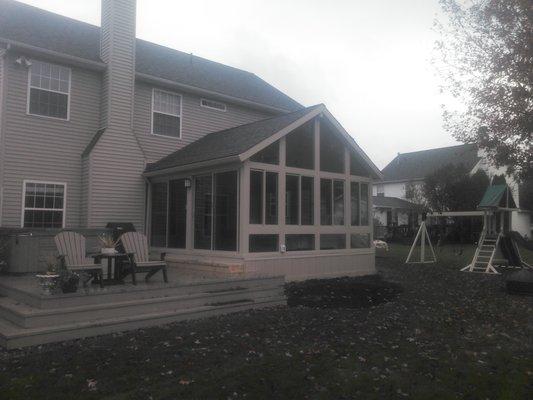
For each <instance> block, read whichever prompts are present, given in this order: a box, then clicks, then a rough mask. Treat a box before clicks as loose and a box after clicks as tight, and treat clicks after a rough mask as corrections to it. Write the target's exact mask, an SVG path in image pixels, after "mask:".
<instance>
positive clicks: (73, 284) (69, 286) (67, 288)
mask: <svg viewBox="0 0 533 400" xmlns="http://www.w3.org/2000/svg"><path fill="white" fill-rule="evenodd" d="M79 281H80V278H79V277H78V276H77V275H71V276H70V277H69V278H68V279H67V280H65V281H63V282H61V291H62V292H63V293H76V292H77V291H78V283H79Z"/></svg>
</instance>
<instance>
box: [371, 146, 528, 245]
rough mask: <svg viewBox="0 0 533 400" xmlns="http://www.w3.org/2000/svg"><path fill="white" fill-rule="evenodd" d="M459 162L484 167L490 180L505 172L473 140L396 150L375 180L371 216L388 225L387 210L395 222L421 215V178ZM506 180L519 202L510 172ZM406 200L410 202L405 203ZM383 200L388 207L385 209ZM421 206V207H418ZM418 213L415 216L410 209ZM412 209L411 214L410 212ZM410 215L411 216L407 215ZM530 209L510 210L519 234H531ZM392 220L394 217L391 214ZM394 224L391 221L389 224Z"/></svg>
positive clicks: (474, 169)
mask: <svg viewBox="0 0 533 400" xmlns="http://www.w3.org/2000/svg"><path fill="white" fill-rule="evenodd" d="M460 164H462V165H463V166H464V167H466V169H467V170H468V171H470V172H469V173H470V174H471V175H472V174H475V173H476V172H477V171H479V170H480V169H481V170H483V171H485V172H486V173H487V175H488V177H489V178H490V179H491V180H492V179H493V178H494V177H495V176H496V175H505V170H504V169H503V168H495V167H494V166H493V165H491V164H490V163H489V162H488V160H487V158H486V157H485V156H484V153H483V151H481V150H478V148H477V147H476V145H474V144H463V145H458V146H450V147H442V148H436V149H429V150H422V151H415V152H411V153H403V154H398V155H397V156H396V157H395V158H394V159H393V160H392V161H391V162H390V163H389V164H387V166H386V167H385V168H383V170H382V171H381V172H382V174H383V180H382V181H380V182H374V185H373V189H372V191H373V196H374V197H373V200H374V218H375V219H376V220H378V221H380V222H381V223H382V224H383V225H385V226H389V225H391V224H390V221H391V219H390V218H388V217H387V215H388V214H387V213H389V214H391V215H394V214H397V215H399V217H398V224H397V225H400V226H401V225H402V224H401V223H400V220H403V223H404V224H405V225H408V224H410V223H409V222H408V221H409V219H408V218H411V219H410V221H413V220H417V219H418V220H419V219H420V211H416V208H417V206H416V204H422V203H423V202H424V198H423V195H422V185H423V183H424V178H425V177H426V176H427V175H429V174H431V173H433V172H435V171H437V170H439V169H441V168H443V167H445V166H447V165H460ZM505 179H506V183H507V184H508V185H509V187H510V188H511V191H512V194H513V197H514V201H515V202H516V204H517V205H520V201H519V200H520V199H519V192H520V190H519V185H518V183H517V182H516V181H515V180H514V179H513V178H512V177H510V176H505ZM406 201H407V202H408V203H409V204H411V206H409V204H406ZM383 204H389V205H391V207H389V208H388V209H385V208H384V207H383ZM418 209H419V210H420V207H418ZM413 210H414V211H415V212H417V213H418V216H416V217H414V216H413V215H412V211H413ZM410 213H411V214H410ZM409 215H411V217H409ZM530 218H531V213H530V212H529V211H527V210H523V209H518V210H517V211H513V213H512V226H513V230H515V231H518V232H520V233H521V234H522V235H528V237H531V229H532V226H531V222H530V221H531V220H530ZM392 221H393V222H395V221H396V220H395V219H394V218H393V219H392ZM392 225H394V223H393V224H392Z"/></svg>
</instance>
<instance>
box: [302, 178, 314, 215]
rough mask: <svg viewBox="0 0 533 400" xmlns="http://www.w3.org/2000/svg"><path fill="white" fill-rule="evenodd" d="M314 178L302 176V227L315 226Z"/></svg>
mask: <svg viewBox="0 0 533 400" xmlns="http://www.w3.org/2000/svg"><path fill="white" fill-rule="evenodd" d="M314 182H315V180H314V178H313V177H310V176H302V178H301V189H302V190H301V192H302V194H301V198H302V207H301V224H302V225H313V224H314V220H315V215H314V212H315V210H314V207H313V205H314V198H315V193H314V187H315V185H314Z"/></svg>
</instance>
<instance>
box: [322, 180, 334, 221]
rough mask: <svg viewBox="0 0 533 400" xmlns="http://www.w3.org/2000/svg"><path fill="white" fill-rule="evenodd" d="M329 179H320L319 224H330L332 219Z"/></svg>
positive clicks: (330, 184)
mask: <svg viewBox="0 0 533 400" xmlns="http://www.w3.org/2000/svg"><path fill="white" fill-rule="evenodd" d="M331 189H332V183H331V179H321V180H320V224H321V225H331V224H332V221H333V219H332V218H333V214H332V209H333V204H332V197H331Z"/></svg>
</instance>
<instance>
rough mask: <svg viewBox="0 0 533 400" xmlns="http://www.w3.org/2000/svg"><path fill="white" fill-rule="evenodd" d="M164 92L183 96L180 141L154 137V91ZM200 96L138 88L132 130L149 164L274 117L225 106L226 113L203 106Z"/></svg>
mask: <svg viewBox="0 0 533 400" xmlns="http://www.w3.org/2000/svg"><path fill="white" fill-rule="evenodd" d="M154 88H156V89H161V90H164V91H168V92H171V93H177V94H180V95H181V96H182V116H181V118H182V120H181V129H182V130H181V138H173V137H164V136H158V135H152V91H153V89H154ZM200 99H201V97H200V96H196V95H193V94H190V93H184V92H176V91H173V90H169V89H168V88H165V87H154V86H152V85H150V84H147V83H145V82H137V83H136V85H135V113H134V117H133V129H134V131H135V134H136V135H137V138H138V139H139V142H140V144H141V146H142V149H143V150H144V153H145V155H146V158H147V161H148V162H155V161H157V160H159V159H161V158H162V157H164V156H166V155H168V154H170V153H172V152H173V151H176V150H179V149H180V148H182V147H184V146H185V145H187V144H189V143H191V142H194V141H195V140H198V139H200V138H201V137H202V136H204V135H206V134H208V133H211V132H215V131H220V130H223V129H228V128H233V127H235V126H238V125H243V124H247V123H250V122H254V121H258V120H260V119H264V118H268V117H270V116H271V114H268V113H266V112H260V111H256V110H252V109H247V108H244V107H241V106H237V105H233V104H230V103H225V104H226V106H227V110H226V111H225V112H222V111H218V110H212V109H209V108H205V107H201V106H200Z"/></svg>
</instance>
